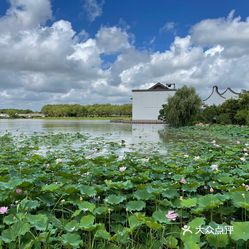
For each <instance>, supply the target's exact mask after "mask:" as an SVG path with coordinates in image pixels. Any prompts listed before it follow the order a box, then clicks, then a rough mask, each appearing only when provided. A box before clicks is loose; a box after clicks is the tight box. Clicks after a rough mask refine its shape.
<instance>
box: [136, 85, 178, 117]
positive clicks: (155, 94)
mask: <svg viewBox="0 0 249 249" xmlns="http://www.w3.org/2000/svg"><path fill="white" fill-rule="evenodd" d="M175 92H176V89H175V84H166V85H163V84H161V83H157V84H155V85H154V86H152V87H151V88H149V89H139V90H132V120H144V121H146V120H147V121H149V120H158V115H159V110H160V109H162V105H163V104H166V103H167V100H168V98H169V97H171V96H173V95H174V94H175Z"/></svg>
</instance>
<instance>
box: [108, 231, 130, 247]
mask: <svg viewBox="0 0 249 249" xmlns="http://www.w3.org/2000/svg"><path fill="white" fill-rule="evenodd" d="M130 232H131V230H130V229H129V228H124V229H122V230H120V231H118V232H117V233H116V234H115V235H114V236H113V237H112V238H111V240H114V241H116V242H117V243H120V244H122V245H125V244H128V243H129V241H130Z"/></svg>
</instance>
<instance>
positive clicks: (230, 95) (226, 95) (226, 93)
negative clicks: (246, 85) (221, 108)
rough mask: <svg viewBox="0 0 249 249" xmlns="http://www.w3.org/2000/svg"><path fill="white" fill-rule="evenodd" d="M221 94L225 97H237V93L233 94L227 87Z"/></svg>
mask: <svg viewBox="0 0 249 249" xmlns="http://www.w3.org/2000/svg"><path fill="white" fill-rule="evenodd" d="M222 96H223V97H224V98H226V99H238V98H239V95H238V94H234V93H233V92H231V91H230V90H229V89H228V90H227V91H226V92H225V93H224V94H223V95H222Z"/></svg>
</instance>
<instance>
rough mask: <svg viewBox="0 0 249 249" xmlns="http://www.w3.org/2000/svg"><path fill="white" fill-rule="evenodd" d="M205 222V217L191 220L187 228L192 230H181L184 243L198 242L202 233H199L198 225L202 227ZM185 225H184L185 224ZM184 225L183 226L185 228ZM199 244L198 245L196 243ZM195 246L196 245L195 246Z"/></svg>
mask: <svg viewBox="0 0 249 249" xmlns="http://www.w3.org/2000/svg"><path fill="white" fill-rule="evenodd" d="M204 224H205V219H204V218H195V219H193V220H192V221H191V222H189V223H188V224H187V225H185V226H187V228H189V230H190V231H191V232H185V233H184V232H183V230H182V232H181V240H182V241H183V242H184V245H185V243H186V244H187V243H190V241H191V242H193V243H192V244H198V243H199V242H200V236H201V234H200V233H197V231H198V230H197V229H198V227H201V226H203V225H204ZM183 227H184V226H183ZM183 227H182V228H183ZM196 246H198V245H196ZM193 248H195V247H193Z"/></svg>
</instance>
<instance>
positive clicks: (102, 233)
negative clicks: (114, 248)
mask: <svg viewBox="0 0 249 249" xmlns="http://www.w3.org/2000/svg"><path fill="white" fill-rule="evenodd" d="M94 238H98V239H104V240H109V239H110V238H111V235H110V233H108V232H107V231H106V229H105V226H104V225H102V226H100V227H99V228H98V229H97V231H96V232H95V234H94Z"/></svg>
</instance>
